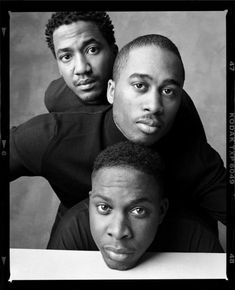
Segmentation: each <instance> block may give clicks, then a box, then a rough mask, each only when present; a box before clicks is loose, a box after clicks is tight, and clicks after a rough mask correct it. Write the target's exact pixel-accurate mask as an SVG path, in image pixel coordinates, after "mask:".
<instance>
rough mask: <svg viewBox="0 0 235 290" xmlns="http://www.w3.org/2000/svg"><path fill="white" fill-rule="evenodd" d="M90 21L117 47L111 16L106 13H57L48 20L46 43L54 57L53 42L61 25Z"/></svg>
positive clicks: (110, 43) (109, 42)
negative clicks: (55, 33) (54, 35)
mask: <svg viewBox="0 0 235 290" xmlns="http://www.w3.org/2000/svg"><path fill="white" fill-rule="evenodd" d="M79 20H81V21H90V22H93V23H95V24H96V25H97V27H98V28H99V30H100V32H101V34H102V35H103V37H104V38H105V40H106V41H107V43H108V44H109V45H110V46H112V45H115V43H116V40H115V36H114V27H113V24H112V21H111V19H110V17H109V15H108V14H107V13H106V12H104V11H73V12H56V13H53V14H52V16H51V18H50V19H49V20H48V23H47V25H46V30H45V36H46V42H47V45H48V47H49V48H50V49H51V51H52V53H53V55H54V57H56V55H55V49H54V42H53V32H54V31H55V30H56V29H57V28H58V27H60V26H61V25H64V24H66V25H68V24H71V23H74V22H77V21H79Z"/></svg>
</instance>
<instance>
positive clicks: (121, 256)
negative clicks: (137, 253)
mask: <svg viewBox="0 0 235 290" xmlns="http://www.w3.org/2000/svg"><path fill="white" fill-rule="evenodd" d="M104 251H105V254H106V256H107V257H108V258H109V259H110V260H112V261H116V262H124V261H128V260H129V259H130V257H131V256H132V255H133V254H134V250H133V249H128V248H116V247H112V246H105V247H104Z"/></svg>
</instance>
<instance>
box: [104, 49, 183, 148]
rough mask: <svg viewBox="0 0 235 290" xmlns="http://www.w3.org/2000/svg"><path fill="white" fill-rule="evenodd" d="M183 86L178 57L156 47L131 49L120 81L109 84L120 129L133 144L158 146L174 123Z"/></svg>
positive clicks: (109, 93) (111, 101)
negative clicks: (156, 143)
mask: <svg viewBox="0 0 235 290" xmlns="http://www.w3.org/2000/svg"><path fill="white" fill-rule="evenodd" d="M182 87H183V70H182V65H181V62H180V60H179V59H178V57H177V56H176V55H175V54H173V53H172V52H170V51H167V50H163V49H161V48H159V47H156V46H153V45H152V46H145V47H139V48H135V49H133V50H131V51H130V53H129V56H128V60H127V62H126V64H124V67H123V68H121V71H120V76H119V77H118V79H117V80H116V82H114V81H112V80H110V81H109V84H108V95H107V96H108V100H109V102H110V103H113V118H114V121H115V123H116V125H117V127H118V128H119V130H120V131H121V132H122V133H123V134H124V135H125V136H126V137H127V139H129V140H131V141H133V142H136V143H142V144H145V145H151V144H153V143H155V142H156V141H158V140H159V139H160V138H161V137H162V136H164V135H165V134H166V133H167V132H168V131H169V129H170V128H171V126H172V124H173V122H174V119H175V116H176V113H177V111H178V109H179V106H180V103H181V95H182Z"/></svg>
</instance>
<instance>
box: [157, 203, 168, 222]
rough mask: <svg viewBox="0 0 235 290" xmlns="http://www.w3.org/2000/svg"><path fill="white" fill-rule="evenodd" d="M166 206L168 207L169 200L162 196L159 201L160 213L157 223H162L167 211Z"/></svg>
mask: <svg viewBox="0 0 235 290" xmlns="http://www.w3.org/2000/svg"><path fill="white" fill-rule="evenodd" d="M168 207H169V201H168V199H167V198H163V199H162V200H161V201H160V215H159V224H161V223H162V221H163V219H164V217H165V215H166V213H167V210H168Z"/></svg>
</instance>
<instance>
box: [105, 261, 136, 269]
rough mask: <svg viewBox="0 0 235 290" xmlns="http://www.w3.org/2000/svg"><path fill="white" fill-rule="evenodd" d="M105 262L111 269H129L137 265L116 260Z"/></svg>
mask: <svg viewBox="0 0 235 290" xmlns="http://www.w3.org/2000/svg"><path fill="white" fill-rule="evenodd" d="M105 263H106V265H107V266H108V267H109V268H110V269H113V270H118V271H126V270H129V269H131V268H133V267H134V266H135V265H136V263H130V264H125V263H117V262H114V261H107V260H105Z"/></svg>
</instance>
